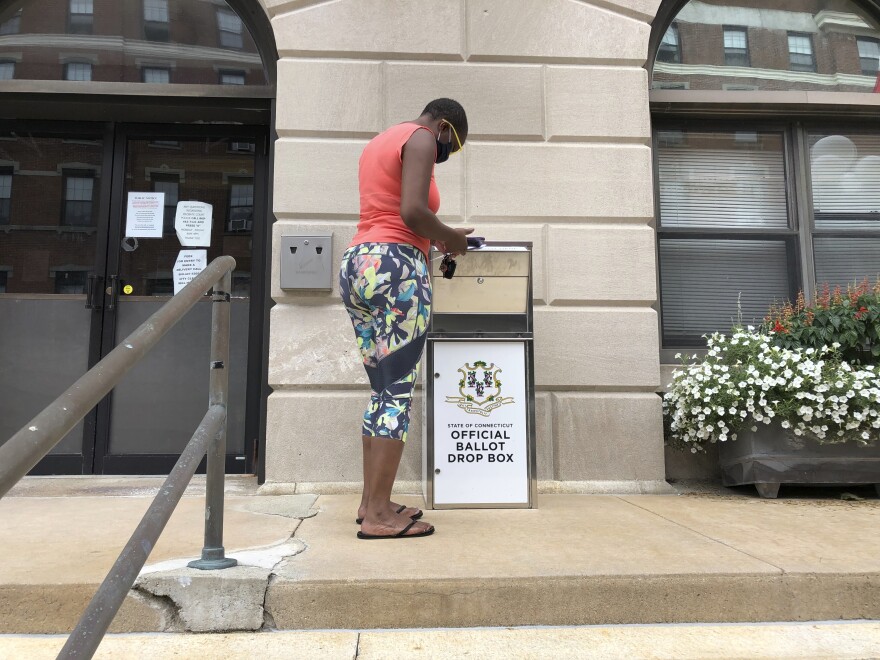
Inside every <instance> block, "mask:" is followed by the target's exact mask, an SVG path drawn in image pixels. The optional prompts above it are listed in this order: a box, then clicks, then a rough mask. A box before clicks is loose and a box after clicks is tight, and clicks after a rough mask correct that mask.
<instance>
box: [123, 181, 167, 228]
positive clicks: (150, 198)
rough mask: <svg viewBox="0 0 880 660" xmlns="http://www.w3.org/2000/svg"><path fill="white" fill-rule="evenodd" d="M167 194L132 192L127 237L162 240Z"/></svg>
mask: <svg viewBox="0 0 880 660" xmlns="http://www.w3.org/2000/svg"><path fill="white" fill-rule="evenodd" d="M164 215H165V193H163V192H130V193H128V210H127V212H126V214H125V235H126V237H131V238H162V218H163V217H164Z"/></svg>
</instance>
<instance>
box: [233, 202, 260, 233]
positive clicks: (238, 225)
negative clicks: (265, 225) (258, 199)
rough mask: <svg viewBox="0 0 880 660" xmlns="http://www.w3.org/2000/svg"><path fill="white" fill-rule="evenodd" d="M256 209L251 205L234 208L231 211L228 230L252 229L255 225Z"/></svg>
mask: <svg viewBox="0 0 880 660" xmlns="http://www.w3.org/2000/svg"><path fill="white" fill-rule="evenodd" d="M253 218H254V210H253V209H252V208H251V207H249V206H248V207H239V208H234V209H232V210H231V211H230V212H229V220H228V221H227V223H226V231H228V232H238V231H250V230H251V228H252V227H253V226H254V221H253Z"/></svg>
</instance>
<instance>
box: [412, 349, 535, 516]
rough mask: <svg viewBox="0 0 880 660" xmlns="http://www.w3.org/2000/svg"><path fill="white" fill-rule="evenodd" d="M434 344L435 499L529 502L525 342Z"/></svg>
mask: <svg viewBox="0 0 880 660" xmlns="http://www.w3.org/2000/svg"><path fill="white" fill-rule="evenodd" d="M431 348H432V351H433V355H432V360H431V361H432V363H433V365H432V372H433V373H431V374H429V375H428V377H429V378H432V379H433V386H434V387H433V421H432V424H433V429H434V434H433V435H434V445H433V451H434V502H435V503H436V504H437V505H441V506H442V505H444V504H470V505H492V504H502V505H503V504H523V503H527V502H529V455H528V441H527V438H528V435H529V430H528V414H527V409H528V405H529V397H528V394H527V392H528V390H527V385H526V382H527V375H526V349H525V344H524V342H518V341H449V342H444V341H436V342H433V343H432V344H431Z"/></svg>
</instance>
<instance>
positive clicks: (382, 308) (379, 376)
mask: <svg viewBox="0 0 880 660" xmlns="http://www.w3.org/2000/svg"><path fill="white" fill-rule="evenodd" d="M339 289H340V293H341V294H342V301H343V303H344V304H345V308H346V310H347V311H348V315H349V316H350V317H351V322H352V324H353V325H354V332H355V335H356V336H357V342H358V348H359V349H360V352H361V357H362V358H363V361H364V368H365V369H366V371H367V376H369V378H370V386H371V388H372V392H371V394H370V405H369V406H368V407H367V411H366V413H364V430H363V435H365V436H370V437H380V436H382V437H388V438H394V439H396V440H400V441H402V442H406V434H407V431H408V430H409V419H410V410H411V408H412V396H413V389H414V388H415V385H416V377H417V376H418V370H419V360H420V359H421V356H422V350H423V349H424V347H425V333H426V332H427V329H428V320H429V318H430V316H431V279H430V276H429V275H428V264H427V262H426V260H425V255H424V254H423V253H422V252H421V250H418V249H416V248H414V247H413V246H411V245H407V244H405V243H365V244H363V245H355V246H353V247H350V248H349V249H348V250H347V251H346V252H345V255H344V256H343V257H342V267H341V269H340V272H339Z"/></svg>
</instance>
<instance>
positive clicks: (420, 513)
mask: <svg viewBox="0 0 880 660" xmlns="http://www.w3.org/2000/svg"><path fill="white" fill-rule="evenodd" d="M402 511H406V504H401V505H400V508H399V509H398V510H397V511H396V512H395V513H401V512H402ZM423 515H425V512H424V511H422V510H421V509H419V512H418V513H417V514H416V515H414V516H410V517H409V519H410V520H418V519H419V518H421V517H422V516H423ZM354 521H355V523H357V524H358V525H360V524H361V523H362V522H364V519H363V518H355V519H354Z"/></svg>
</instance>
